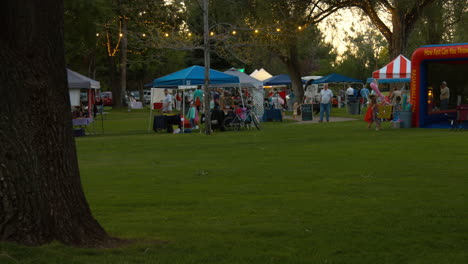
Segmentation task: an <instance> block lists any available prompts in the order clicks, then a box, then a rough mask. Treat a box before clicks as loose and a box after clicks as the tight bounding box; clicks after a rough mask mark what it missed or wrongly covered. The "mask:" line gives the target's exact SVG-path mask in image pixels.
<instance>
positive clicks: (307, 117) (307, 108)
mask: <svg viewBox="0 0 468 264" xmlns="http://www.w3.org/2000/svg"><path fill="white" fill-rule="evenodd" d="M301 114H302V121H311V120H312V104H302V107H301Z"/></svg>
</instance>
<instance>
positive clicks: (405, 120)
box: [400, 111, 413, 128]
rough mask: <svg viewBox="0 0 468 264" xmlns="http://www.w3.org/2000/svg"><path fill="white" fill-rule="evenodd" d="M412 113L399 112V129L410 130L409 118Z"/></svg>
mask: <svg viewBox="0 0 468 264" xmlns="http://www.w3.org/2000/svg"><path fill="white" fill-rule="evenodd" d="M412 116H413V112H411V111H401V112H400V122H401V124H400V127H401V128H410V127H411V117H412Z"/></svg>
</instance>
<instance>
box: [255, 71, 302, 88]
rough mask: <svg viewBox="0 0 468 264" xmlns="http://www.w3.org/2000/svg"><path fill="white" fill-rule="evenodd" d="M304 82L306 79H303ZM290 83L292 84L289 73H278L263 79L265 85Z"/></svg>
mask: <svg viewBox="0 0 468 264" xmlns="http://www.w3.org/2000/svg"><path fill="white" fill-rule="evenodd" d="M302 83H305V81H304V80H302ZM290 84H291V77H289V75H287V74H280V75H276V76H273V77H271V78H268V79H266V80H264V81H263V85H265V86H274V85H290Z"/></svg>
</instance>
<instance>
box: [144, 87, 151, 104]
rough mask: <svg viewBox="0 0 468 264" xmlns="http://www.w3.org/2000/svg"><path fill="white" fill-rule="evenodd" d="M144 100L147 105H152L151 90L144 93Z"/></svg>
mask: <svg viewBox="0 0 468 264" xmlns="http://www.w3.org/2000/svg"><path fill="white" fill-rule="evenodd" d="M143 94H144V95H143V100H144V101H145V104H150V103H151V91H150V90H144V91H143Z"/></svg>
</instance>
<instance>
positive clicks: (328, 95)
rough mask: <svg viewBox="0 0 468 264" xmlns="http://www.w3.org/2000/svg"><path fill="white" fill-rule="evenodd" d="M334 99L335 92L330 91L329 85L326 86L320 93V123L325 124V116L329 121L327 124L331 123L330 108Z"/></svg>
mask: <svg viewBox="0 0 468 264" xmlns="http://www.w3.org/2000/svg"><path fill="white" fill-rule="evenodd" d="M332 97H333V92H332V91H331V90H330V89H328V83H326V84H324V85H323V89H322V91H320V120H319V122H320V123H322V122H323V115H324V114H325V118H326V119H327V122H329V121H330V108H331V100H332Z"/></svg>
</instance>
